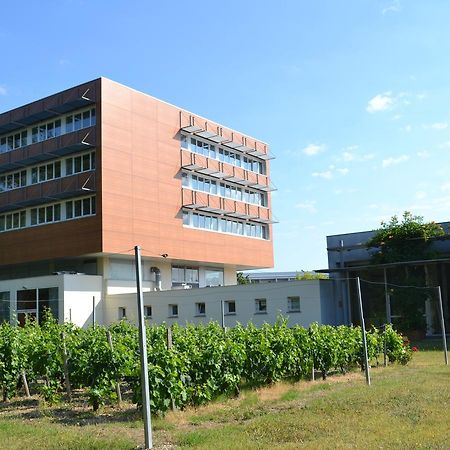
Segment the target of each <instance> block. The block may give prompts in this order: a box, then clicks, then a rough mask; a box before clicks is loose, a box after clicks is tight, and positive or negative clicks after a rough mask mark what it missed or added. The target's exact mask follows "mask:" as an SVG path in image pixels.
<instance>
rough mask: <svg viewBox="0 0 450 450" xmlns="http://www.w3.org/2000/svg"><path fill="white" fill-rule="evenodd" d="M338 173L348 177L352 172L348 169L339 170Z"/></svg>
mask: <svg viewBox="0 0 450 450" xmlns="http://www.w3.org/2000/svg"><path fill="white" fill-rule="evenodd" d="M337 171H338V172H339V173H340V174H341V175H347V174H348V173H349V172H350V171H349V169H347V168H343V169H337Z"/></svg>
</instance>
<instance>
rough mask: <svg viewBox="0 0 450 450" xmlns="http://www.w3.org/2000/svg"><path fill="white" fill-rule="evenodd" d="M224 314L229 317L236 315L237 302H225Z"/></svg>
mask: <svg viewBox="0 0 450 450" xmlns="http://www.w3.org/2000/svg"><path fill="white" fill-rule="evenodd" d="M224 313H225V314H228V315H234V314H236V302H235V301H234V300H227V301H226V302H225V304H224Z"/></svg>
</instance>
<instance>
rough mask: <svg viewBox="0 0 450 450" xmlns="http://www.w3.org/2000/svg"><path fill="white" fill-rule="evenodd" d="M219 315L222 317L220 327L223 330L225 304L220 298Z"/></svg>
mask: <svg viewBox="0 0 450 450" xmlns="http://www.w3.org/2000/svg"><path fill="white" fill-rule="evenodd" d="M220 315H221V317H222V328H223V329H224V330H225V305H224V301H223V300H220Z"/></svg>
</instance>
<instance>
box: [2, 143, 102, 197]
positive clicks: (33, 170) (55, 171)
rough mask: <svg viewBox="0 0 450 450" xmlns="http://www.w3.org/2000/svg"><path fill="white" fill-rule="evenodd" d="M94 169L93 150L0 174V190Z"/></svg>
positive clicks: (8, 189)
mask: <svg viewBox="0 0 450 450" xmlns="http://www.w3.org/2000/svg"><path fill="white" fill-rule="evenodd" d="M94 169H95V151H90V152H87V153H82V154H80V155H76V156H71V157H70V158H65V159H58V160H55V161H52V162H49V163H46V164H40V165H37V166H29V167H27V168H26V169H24V170H20V171H15V172H7V173H5V174H2V175H0V192H3V191H10V190H12V189H18V188H21V187H24V186H28V185H29V184H37V183H44V182H45V181H49V180H54V179H56V178H61V177H66V176H70V175H73V174H76V173H81V172H86V171H89V170H94Z"/></svg>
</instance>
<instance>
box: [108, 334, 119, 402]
mask: <svg viewBox="0 0 450 450" xmlns="http://www.w3.org/2000/svg"><path fill="white" fill-rule="evenodd" d="M106 337H107V339H108V345H109V349H110V350H111V353H112V354H114V346H113V342H112V336H111V332H110V331H109V330H106ZM116 394H117V402H118V403H119V405H120V404H121V403H122V393H121V392H120V381H119V380H117V381H116Z"/></svg>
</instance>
